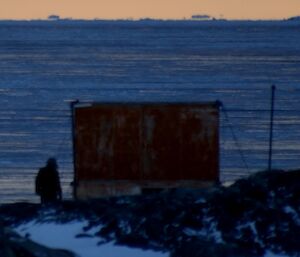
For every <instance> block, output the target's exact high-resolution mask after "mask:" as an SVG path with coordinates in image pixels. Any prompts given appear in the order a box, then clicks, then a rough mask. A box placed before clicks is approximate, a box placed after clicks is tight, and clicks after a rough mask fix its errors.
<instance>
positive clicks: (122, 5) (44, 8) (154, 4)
mask: <svg viewBox="0 0 300 257" xmlns="http://www.w3.org/2000/svg"><path fill="white" fill-rule="evenodd" d="M53 14H55V15H59V16H60V17H61V18H73V19H95V18H99V19H101V18H102V19H139V18H145V17H149V18H162V19H183V18H190V17H191V16H192V15H197V14H206V15H210V16H213V17H215V18H226V19H283V18H288V17H291V16H297V15H300V0H0V19H45V18H47V17H48V16H49V15H53Z"/></svg>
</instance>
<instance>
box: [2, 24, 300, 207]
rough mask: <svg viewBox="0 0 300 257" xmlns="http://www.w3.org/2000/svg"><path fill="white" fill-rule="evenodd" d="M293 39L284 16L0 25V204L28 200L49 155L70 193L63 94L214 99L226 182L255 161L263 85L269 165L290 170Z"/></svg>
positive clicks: (261, 148)
mask: <svg viewBox="0 0 300 257" xmlns="http://www.w3.org/2000/svg"><path fill="white" fill-rule="evenodd" d="M299 42H300V34H299V33H298V28H297V26H295V25H294V24H293V23H284V22H281V23H280V22H274V23H272V22H271V23H270V22H267V23H263V22H233V23H231V22H228V23H226V22H225V23H224V22H204V23H197V22H193V23H188V22H186V23H184V22H183V23H174V22H173V23H172V22H170V23H169V22H167V23H158V24H155V25H154V24H151V23H130V22H129V23H128V22H127V23H126V22H125V23H122V22H89V23H88V22H51V23H48V22H0V70H1V76H0V101H1V107H0V137H1V140H0V170H1V172H0V185H1V187H0V195H1V199H0V202H7V201H14V200H26V201H36V200H37V198H36V197H35V196H34V195H33V188H34V187H33V185H34V184H33V181H34V176H35V173H36V172H37V170H38V168H39V167H41V166H43V165H44V163H45V161H46V160H47V159H48V158H49V157H50V156H56V157H57V160H58V163H59V166H60V171H61V176H62V181H63V188H64V191H65V195H66V196H67V197H70V196H71V193H70V192H71V188H70V186H69V183H70V182H71V181H72V169H73V167H72V144H71V127H70V124H71V121H70V111H69V102H68V101H69V100H71V99H80V100H82V101H100V102H101V101H102V102H123V101H125V102H144V101H147V102H178V101H179V102H198V101H205V102H207V101H215V100H217V99H218V100H221V101H222V102H223V104H224V107H225V109H226V110H227V114H228V117H229V120H227V119H226V118H225V115H224V113H223V112H222V114H221V142H220V146H221V155H220V159H221V179H222V180H223V181H232V180H234V179H236V178H239V177H242V176H245V175H248V174H249V173H251V172H255V171H257V170H261V169H266V167H267V153H268V136H269V135H268V129H269V112H268V110H269V108H270V107H269V104H270V86H271V84H273V83H275V84H276V85H277V89H278V90H277V91H276V104H275V108H276V112H275V127H274V141H275V142H274V163H273V166H274V167H275V168H297V167H299V166H300V158H299V157H300V156H299V154H300V153H299V148H300V144H299V142H300V129H299V126H300V119H299V115H300V112H299V110H300V102H299V97H300V84H299V83H300V77H299V74H300V45H299ZM231 128H233V131H234V133H235V136H236V138H237V139H238V142H236V141H235V140H234V137H233V135H232V130H231ZM239 150H240V151H239ZM241 152H242V154H243V155H244V159H245V161H246V164H247V166H248V167H249V168H248V169H246V167H245V163H244V162H243V160H242V158H241Z"/></svg>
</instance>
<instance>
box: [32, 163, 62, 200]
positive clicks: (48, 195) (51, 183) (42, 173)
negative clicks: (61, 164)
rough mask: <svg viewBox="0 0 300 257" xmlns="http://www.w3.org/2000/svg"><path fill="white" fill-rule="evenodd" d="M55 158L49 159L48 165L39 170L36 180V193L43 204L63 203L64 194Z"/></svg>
mask: <svg viewBox="0 0 300 257" xmlns="http://www.w3.org/2000/svg"><path fill="white" fill-rule="evenodd" d="M57 168H58V166H57V163H56V159H55V158H49V159H48V161H47V165H46V166H45V167H42V168H40V169H39V172H38V174H37V176H36V179H35V191H36V194H37V195H39V196H40V198H41V203H42V204H45V203H56V202H58V201H61V199H62V192H61V186H60V179H59V174H58V171H57Z"/></svg>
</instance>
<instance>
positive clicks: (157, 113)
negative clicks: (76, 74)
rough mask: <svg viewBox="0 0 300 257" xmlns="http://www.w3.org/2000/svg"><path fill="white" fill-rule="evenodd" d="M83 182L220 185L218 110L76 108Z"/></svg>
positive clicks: (118, 106)
mask: <svg viewBox="0 0 300 257" xmlns="http://www.w3.org/2000/svg"><path fill="white" fill-rule="evenodd" d="M75 141H76V142H75V143H76V144H75V145H76V149H75V155H76V163H75V172H76V178H77V180H78V183H79V184H80V181H93V180H94V181H110V180H115V181H122V180H127V181H130V180H132V181H162V182H163V181H176V180H178V181H179V180H180V181H184V180H187V181H193V180H201V181H217V180H218V178H219V109H218V106H217V105H216V104H215V103H208V104H93V105H91V106H88V107H84V106H80V105H79V106H78V107H76V108H75Z"/></svg>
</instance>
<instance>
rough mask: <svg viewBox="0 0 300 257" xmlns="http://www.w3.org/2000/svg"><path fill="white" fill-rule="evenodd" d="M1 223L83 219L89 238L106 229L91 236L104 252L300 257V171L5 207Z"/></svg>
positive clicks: (1, 210)
mask: <svg viewBox="0 0 300 257" xmlns="http://www.w3.org/2000/svg"><path fill="white" fill-rule="evenodd" d="M0 215H1V219H2V222H3V224H4V225H5V226H6V227H13V226H16V225H18V224H21V223H24V222H27V221H30V220H38V221H40V222H49V221H53V222H57V223H67V222H70V221H74V220H81V219H85V220H87V221H88V222H89V225H88V226H87V227H86V228H85V229H86V230H88V229H90V228H92V227H97V226H99V224H102V227H101V229H99V231H98V232H97V233H96V234H95V235H94V236H95V237H99V244H101V243H104V242H108V241H115V242H116V243H117V244H120V245H127V246H132V247H138V248H143V249H155V250H161V251H168V252H170V255H171V257H188V256H193V257H198V256H199V257H200V256H201V257H205V256H210V257H214V256H216V257H217V256H218V257H219V256H224V257H225V256H230V257H234V256H245V257H246V256H264V254H265V252H266V251H267V250H269V251H272V252H274V253H285V254H288V255H289V256H298V255H297V254H299V253H300V170H295V171H283V170H280V171H272V172H259V173H257V174H255V175H252V176H250V177H249V178H246V179H241V180H239V181H237V182H236V183H234V184H233V185H232V186H230V187H222V186H217V187H213V188H209V189H203V190H172V191H164V192H161V193H156V194H147V195H141V196H131V197H118V198H107V199H98V200H91V201H85V202H80V201H64V202H62V203H60V204H58V205H56V206H40V205H39V204H30V203H15V204H7V205H2V206H0ZM77 236H78V237H84V236H87V235H85V234H84V233H83V234H80V235H77ZM1 247H2V248H3V240H2V239H1ZM1 247H0V248H1ZM0 251H1V249H0ZM2 256H3V257H4V256H5V257H6V256H23V255H1V257H2ZM24 256H27V255H24ZM30 256H38V255H30ZM57 256H58V255H57Z"/></svg>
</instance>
